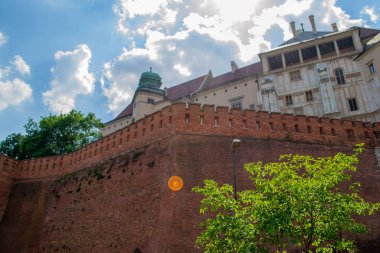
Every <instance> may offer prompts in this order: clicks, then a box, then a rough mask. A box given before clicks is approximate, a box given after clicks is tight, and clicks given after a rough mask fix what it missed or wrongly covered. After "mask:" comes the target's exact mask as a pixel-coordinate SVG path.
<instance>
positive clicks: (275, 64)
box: [268, 55, 284, 70]
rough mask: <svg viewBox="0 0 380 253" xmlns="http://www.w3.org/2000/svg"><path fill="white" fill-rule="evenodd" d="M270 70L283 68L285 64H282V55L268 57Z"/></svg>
mask: <svg viewBox="0 0 380 253" xmlns="http://www.w3.org/2000/svg"><path fill="white" fill-rule="evenodd" d="M268 64H269V70H275V69H281V68H283V67H284V66H283V65H282V56H281V55H275V56H271V57H268Z"/></svg>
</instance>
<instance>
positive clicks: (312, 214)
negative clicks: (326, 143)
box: [193, 145, 380, 252]
mask: <svg viewBox="0 0 380 253" xmlns="http://www.w3.org/2000/svg"><path fill="white" fill-rule="evenodd" d="M362 152H363V145H357V146H356V147H355V149H354V153H353V154H352V155H347V154H343V153H337V154H336V155H335V156H333V157H312V156H302V155H283V156H281V157H280V160H279V161H278V162H272V163H267V164H263V163H262V162H256V163H250V164H246V165H245V169H246V171H247V172H248V174H249V177H250V179H251V180H252V183H253V188H252V189H249V190H245V191H242V192H240V193H239V194H238V196H239V198H238V200H237V201H236V200H235V199H234V198H233V188H232V186H230V185H227V184H225V185H222V186H221V187H219V186H218V184H217V183H216V182H215V181H213V180H205V181H204V186H203V187H195V188H194V189H193V191H195V192H197V193H201V194H203V195H204V198H203V200H202V201H201V206H200V212H201V213H202V214H205V213H206V212H209V213H211V214H209V217H210V218H208V219H206V220H205V221H204V222H203V223H202V226H203V228H204V229H203V231H202V233H201V234H200V235H199V236H198V238H197V241H196V244H197V246H198V247H200V248H203V249H204V250H205V252H268V251H269V250H270V251H274V250H277V251H279V252H282V251H283V250H284V249H287V248H291V249H296V250H302V251H303V252H355V250H356V249H355V243H354V241H352V240H350V239H348V238H347V235H348V234H353V233H365V232H368V228H367V227H366V226H365V225H364V224H361V223H359V222H357V221H356V220H355V219H354V217H355V216H361V215H371V214H373V213H374V212H375V211H377V210H378V209H379V206H380V204H379V203H368V202H366V201H364V200H363V199H362V198H361V197H360V196H359V194H358V189H359V187H360V184H359V183H352V182H350V179H351V176H352V174H353V173H354V172H355V171H356V166H357V164H358V162H359V160H358V156H359V154H360V153H362Z"/></svg>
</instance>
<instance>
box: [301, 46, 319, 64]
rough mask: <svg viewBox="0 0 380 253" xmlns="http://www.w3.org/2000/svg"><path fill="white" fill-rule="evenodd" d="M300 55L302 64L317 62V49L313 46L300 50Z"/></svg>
mask: <svg viewBox="0 0 380 253" xmlns="http://www.w3.org/2000/svg"><path fill="white" fill-rule="evenodd" d="M301 54H302V59H303V61H304V62H308V61H315V60H318V54H317V48H316V47H315V46H311V47H307V48H303V49H301Z"/></svg>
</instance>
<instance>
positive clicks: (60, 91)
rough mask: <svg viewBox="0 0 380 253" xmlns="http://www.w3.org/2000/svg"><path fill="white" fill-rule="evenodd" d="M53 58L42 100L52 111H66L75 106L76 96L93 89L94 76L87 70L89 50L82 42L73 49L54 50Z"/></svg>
mask: <svg viewBox="0 0 380 253" xmlns="http://www.w3.org/2000/svg"><path fill="white" fill-rule="evenodd" d="M54 59H55V65H54V66H53V67H52V68H51V73H52V80H51V82H50V90H47V91H45V92H44V93H43V102H44V104H45V105H47V106H48V107H49V109H50V110H51V111H52V112H54V113H60V112H62V113H67V112H69V111H70V110H72V109H74V108H75V100H76V98H77V96H79V95H89V94H91V93H92V92H93V90H94V87H95V85H94V82H95V77H94V75H93V74H92V73H90V72H89V65H90V62H91V50H90V48H89V47H88V46H87V45H86V44H82V45H79V46H78V47H77V49H75V50H74V51H65V52H63V51H58V52H56V53H55V55H54Z"/></svg>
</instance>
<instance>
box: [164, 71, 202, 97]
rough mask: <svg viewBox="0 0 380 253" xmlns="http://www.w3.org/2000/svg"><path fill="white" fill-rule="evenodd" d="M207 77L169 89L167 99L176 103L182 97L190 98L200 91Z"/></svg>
mask: <svg viewBox="0 0 380 253" xmlns="http://www.w3.org/2000/svg"><path fill="white" fill-rule="evenodd" d="M205 77H206V76H205V75H203V76H200V77H197V78H195V79H193V80H190V81H187V82H185V83H181V84H178V85H176V86H173V87H170V88H168V93H167V97H168V99H169V101H175V100H178V99H180V98H182V97H185V96H188V95H190V94H192V93H194V92H195V91H196V90H198V89H199V86H200V85H201V84H202V82H203V80H204V78H205Z"/></svg>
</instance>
